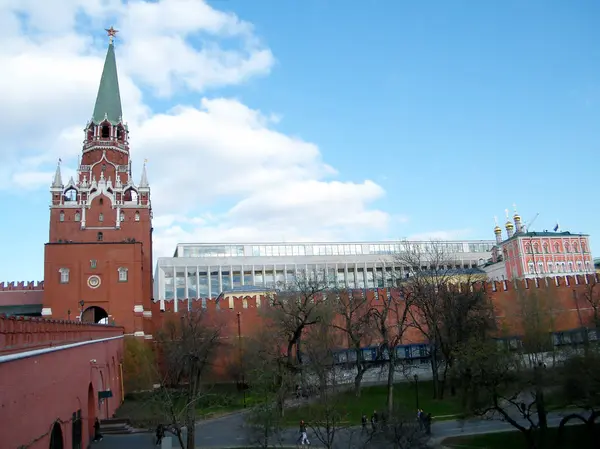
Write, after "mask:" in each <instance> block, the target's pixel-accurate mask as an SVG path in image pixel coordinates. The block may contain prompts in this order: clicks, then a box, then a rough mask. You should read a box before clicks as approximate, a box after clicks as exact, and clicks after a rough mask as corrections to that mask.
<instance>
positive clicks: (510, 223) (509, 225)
mask: <svg viewBox="0 0 600 449" xmlns="http://www.w3.org/2000/svg"><path fill="white" fill-rule="evenodd" d="M506 227H507V228H511V229H512V228H514V227H515V226H514V225H513V224H512V222H511V221H507V222H506Z"/></svg>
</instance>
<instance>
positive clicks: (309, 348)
mask: <svg viewBox="0 0 600 449" xmlns="http://www.w3.org/2000/svg"><path fill="white" fill-rule="evenodd" d="M336 334H337V332H336V330H335V329H334V328H333V327H332V326H330V323H329V322H326V321H322V322H320V323H318V324H316V325H314V326H313V327H312V328H311V329H310V330H309V331H308V332H307V335H306V338H305V342H304V348H305V354H306V360H305V364H306V371H307V373H308V374H309V375H311V376H314V377H315V378H316V379H317V381H318V383H319V398H318V400H317V401H314V402H311V403H309V405H308V416H307V418H306V421H307V424H308V426H309V427H310V428H311V429H312V431H313V433H314V435H315V436H316V438H317V439H318V440H319V441H320V442H321V443H322V444H323V445H324V446H325V447H326V448H331V447H333V446H334V442H335V440H336V436H337V434H338V433H339V432H340V431H341V430H342V429H345V428H347V427H348V424H349V423H348V422H347V421H346V418H347V417H346V415H345V413H344V412H343V405H342V404H343V398H342V397H341V395H340V393H341V388H340V387H341V385H340V383H339V379H338V373H337V371H336V369H335V364H334V349H336V348H337V347H338V344H337V337H338V336H337V335H336Z"/></svg>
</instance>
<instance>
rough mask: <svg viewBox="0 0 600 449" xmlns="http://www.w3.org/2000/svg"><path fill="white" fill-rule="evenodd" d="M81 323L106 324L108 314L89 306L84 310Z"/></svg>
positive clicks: (98, 308)
mask: <svg viewBox="0 0 600 449" xmlns="http://www.w3.org/2000/svg"><path fill="white" fill-rule="evenodd" d="M81 321H82V322H83V323H98V324H108V313H107V312H106V310H104V309H103V308H102V307H98V306H90V307H88V308H87V309H85V310H84V312H83V314H82V316H81Z"/></svg>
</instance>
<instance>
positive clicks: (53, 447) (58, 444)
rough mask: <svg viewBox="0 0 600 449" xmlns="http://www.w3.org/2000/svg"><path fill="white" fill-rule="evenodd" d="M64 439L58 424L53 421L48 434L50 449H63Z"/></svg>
mask: <svg viewBox="0 0 600 449" xmlns="http://www.w3.org/2000/svg"><path fill="white" fill-rule="evenodd" d="M64 447H65V446H64V439H63V433H62V428H61V427H60V423H59V422H58V421H55V422H54V424H53V425H52V431H51V432H50V449H63V448H64Z"/></svg>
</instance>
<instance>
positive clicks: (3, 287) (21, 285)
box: [0, 281, 44, 292]
mask: <svg viewBox="0 0 600 449" xmlns="http://www.w3.org/2000/svg"><path fill="white" fill-rule="evenodd" d="M43 289H44V281H29V282H27V283H25V282H24V281H21V282H16V283H15V282H6V283H4V282H0V292H5V291H29V290H43Z"/></svg>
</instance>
